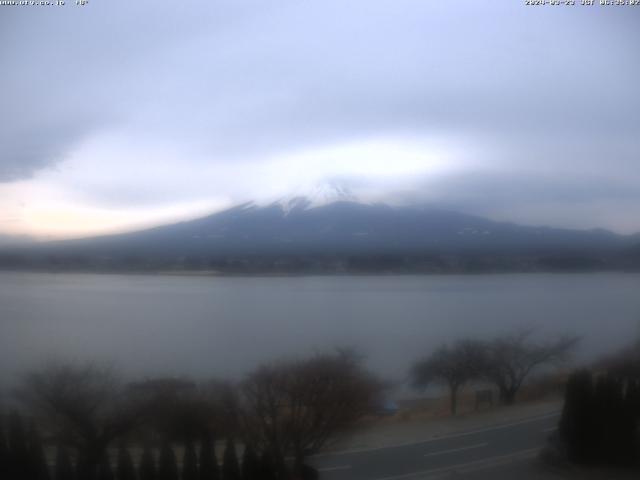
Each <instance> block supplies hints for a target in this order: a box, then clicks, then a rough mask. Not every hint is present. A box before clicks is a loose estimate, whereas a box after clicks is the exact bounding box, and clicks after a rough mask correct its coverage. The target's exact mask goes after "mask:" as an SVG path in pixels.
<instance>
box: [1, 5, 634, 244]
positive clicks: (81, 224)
mask: <svg viewBox="0 0 640 480" xmlns="http://www.w3.org/2000/svg"><path fill="white" fill-rule="evenodd" d="M578 3H580V2H579V1H578ZM638 27H640V7H613V6H609V7H602V6H598V5H596V6H593V7H582V6H575V7H566V6H538V7H526V6H525V5H524V2H523V1H519V0H505V1H497V0H492V1H490V2H480V1H475V0H468V1H464V0H463V1H456V2H445V1H428V0H387V1H378V0H350V1H345V0H335V1H334V0H322V1H315V0H276V1H269V0H256V1H244V0H208V1H203V2H195V1H184V2H160V1H157V2H152V1H143V0H137V1H135V2H132V1H124V0H90V1H89V4H88V5H86V6H84V7H78V6H76V5H75V2H74V1H70V0H67V5H66V6H64V7H59V6H47V7H43V6H0V44H1V45H2V49H0V72H1V73H2V76H1V78H2V83H1V87H2V88H0V118H1V120H2V128H1V129H0V233H5V234H27V235H36V236H40V237H42V236H44V237H56V236H77V235H87V234H93V233H96V232H105V231H113V230H121V229H129V228H137V227H141V226H146V225H151V224H157V223H161V222H165V221H173V220H176V219H180V218H188V217H195V216H198V215H202V214H205V213H209V212H212V211H216V210H219V209H222V208H225V207H227V206H230V205H232V204H234V203H237V202H241V201H245V200H250V199H254V198H258V199H265V198H271V197H277V196H278V195H283V194H286V193H288V192H289V191H291V190H293V189H300V187H301V186H303V188H304V187H305V186H308V185H313V184H315V183H317V182H322V181H326V180H332V181H336V179H337V180H338V181H340V182H342V183H344V184H347V185H350V186H351V188H352V189H353V190H354V192H355V193H356V194H358V193H360V194H361V195H363V196H365V197H367V198H368V199H376V200H388V201H393V202H406V201H412V202H413V201H419V202H427V203H429V204H434V205H441V206H445V207H447V208H455V209H458V210H462V211H465V212H470V213H476V214H481V215H486V216H489V217H491V218H496V219H507V220H513V221H517V222H521V223H534V224H550V225H561V226H570V227H580V228H592V227H605V228H610V229H614V230H616V231H620V232H632V231H640V215H639V214H638V205H639V204H640V155H639V154H640V116H639V112H640V53H639V52H640V50H639V47H640V28H638Z"/></svg>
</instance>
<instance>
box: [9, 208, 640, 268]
mask: <svg viewBox="0 0 640 480" xmlns="http://www.w3.org/2000/svg"><path fill="white" fill-rule="evenodd" d="M636 244H640V239H638V237H637V236H625V235H619V234H616V233H613V232H610V231H607V230H602V229H593V230H574V229H559V228H553V227H539V226H523V225H518V224H516V223H512V222H497V221H493V220H489V219H486V218H483V217H479V216H474V215H469V214H465V213H460V212H455V211H450V210H443V209H437V208H434V207H429V206H426V205H405V206H398V205H388V204H384V203H363V202H357V201H349V200H342V199H338V200H336V201H331V200H329V201H327V202H324V203H323V202H319V201H315V202H314V201H312V200H311V199H307V198H305V197H292V198H291V199H288V200H286V201H284V202H282V201H280V202H269V203H266V204H262V205H260V204H258V203H255V202H247V203H244V204H240V205H236V206H234V207H231V208H229V209H227V210H223V211H221V212H217V213H214V214H211V215H208V216H205V217H201V218H198V219H195V220H188V221H183V222H177V223H173V224H169V225H162V226H157V227H153V228H150V229H145V230H141V231H134V232H128V233H121V234H112V235H105V236H100V237H92V238H85V239H76V240H64V241H57V242H46V243H41V244H38V245H30V246H25V247H24V248H21V249H13V250H12V251H4V253H2V255H0V267H5V268H10V267H11V266H14V267H17V268H19V267H21V266H22V267H25V266H26V267H30V266H31V267H34V268H42V267H44V268H46V266H47V265H53V267H52V268H57V267H56V266H59V267H60V268H67V267H69V266H73V265H75V266H76V267H77V268H89V269H127V268H133V269H137V268H141V269H151V270H153V269H194V268H196V269H204V268H205V267H206V268H211V269H216V270H225V269H229V268H231V267H230V265H235V266H234V267H233V268H236V267H237V266H238V265H239V266H240V267H239V268H240V270H243V269H244V271H247V272H252V271H258V272H259V271H273V270H278V269H280V270H282V271H283V272H285V273H286V272H287V271H290V270H292V269H293V268H294V267H293V266H292V265H293V264H295V265H297V266H296V267H295V268H298V269H302V270H303V271H307V270H308V271H325V270H327V269H328V270H329V271H331V269H333V270H335V271H347V272H348V271H353V268H352V267H351V266H352V265H353V264H356V265H359V266H358V267H357V268H359V269H362V268H368V269H370V270H372V271H374V272H375V271H378V270H379V269H382V270H384V271H389V270H390V271H394V270H397V271H406V270H409V271H456V269H462V270H463V271H464V270H465V268H466V267H464V266H463V267H460V264H465V262H467V261H468V260H469V259H475V260H474V262H476V263H477V262H478V259H482V261H481V262H480V263H481V264H482V265H484V266H482V265H479V266H476V267H474V268H477V269H478V270H479V271H482V270H483V269H485V270H487V271H493V270H514V271H515V270H527V271H528V270H543V269H545V268H556V267H558V268H561V267H562V265H564V266H565V267H567V268H569V269H571V268H590V269H603V268H619V267H620V265H618V263H619V262H618V259H619V257H620V256H621V255H623V256H624V252H625V251H626V250H627V249H632V248H633V247H634V245H636ZM363 259H365V260H364V263H365V264H366V266H365V267H363V266H362V261H363ZM366 259H369V260H366ZM550 259H551V260H550ZM21 262H22V263H21ZM549 262H551V263H549ZM554 262H556V263H555V264H554ZM301 265H302V266H301ZM330 265H333V266H330ZM385 265H386V266H385ZM420 265H421V266H420ZM545 265H546V267H545ZM549 265H551V267H549ZM554 265H555V266H554ZM305 269H306V270H305Z"/></svg>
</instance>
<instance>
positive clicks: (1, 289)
mask: <svg viewBox="0 0 640 480" xmlns="http://www.w3.org/2000/svg"><path fill="white" fill-rule="evenodd" d="M524 325H536V326H537V327H538V329H539V332H540V333H549V334H555V333H565V332H569V333H578V334H581V335H583V336H584V339H583V342H582V344H581V347H580V351H579V352H578V357H579V358H580V359H587V358H592V357H594V356H596V355H599V354H602V353H603V352H607V351H608V350H610V349H612V348H615V347H619V346H622V345H625V344H626V343H627V342H630V341H632V340H633V339H635V338H637V337H638V334H639V333H640V275H637V274H619V273H607V274H587V275H582V274H567V275H564V274H563V275H547V274H523V275H477V276H476V275H473V276H471V275H467V276H454V275H441V276H437V275H422V276H377V277H367V276H339V277H330V276H326V277H277V278H264V277H247V278H244V277H243V278H240V277H224V278H222V277H196V276H191V277H190V276H161V275H94V274H37V273H6V272H5V273H0V375H2V380H3V381H4V382H6V381H8V380H10V379H11V378H12V377H13V376H14V375H15V373H16V372H18V371H23V370H24V369H26V368H31V367H33V366H37V365H39V364H41V363H42V362H45V361H49V360H50V359H56V358H62V359H80V360H84V359H93V360H98V361H108V362H111V363H113V364H115V365H116V366H118V367H120V368H121V369H122V370H125V371H127V372H130V373H132V374H136V375H139V374H142V375H146V374H154V373H159V372H160V373H163V374H191V375H196V376H199V377H206V376H238V375H242V374H243V373H245V372H247V371H248V370H249V369H251V368H252V367H254V366H255V365H256V364H258V363H259V362H262V361H264V360H269V359H273V358H276V357H280V356H283V355H295V354H304V353H307V352H313V351H314V350H323V349H326V348H329V347H333V346H341V345H342V346H344V345H353V346H356V347H357V348H358V349H360V351H362V352H363V353H365V354H366V356H367V362H368V365H369V366H370V367H371V368H372V369H375V370H376V371H378V372H380V373H381V374H383V375H385V376H387V377H389V378H393V379H402V378H403V377H404V376H405V375H406V371H407V368H408V367H409V365H410V364H411V362H412V361H414V360H415V359H416V358H417V357H420V356H421V355H424V354H426V353H429V352H430V351H431V350H432V349H433V348H434V347H436V346H437V345H438V344H440V343H441V342H446V341H450V340H453V339H455V338H458V337H464V336H471V337H487V336H490V335H492V334H495V333H497V332H502V331H508V330H511V329H514V328H517V327H520V326H524Z"/></svg>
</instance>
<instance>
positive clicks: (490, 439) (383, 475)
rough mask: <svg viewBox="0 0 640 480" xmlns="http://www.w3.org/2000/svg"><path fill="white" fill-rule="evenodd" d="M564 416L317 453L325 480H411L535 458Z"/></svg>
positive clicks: (318, 466) (317, 461) (554, 415)
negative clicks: (366, 448) (368, 448)
mask: <svg viewBox="0 0 640 480" xmlns="http://www.w3.org/2000/svg"><path fill="white" fill-rule="evenodd" d="M558 418H559V414H558V413H553V414H549V415H544V416H538V417H534V418H529V419H524V420H519V421H516V422H513V423H507V424H501V425H496V426H492V427H487V428H483V429H479V430H474V431H469V432H464V433H457V434H453V435H448V436H443V437H440V438H434V439H430V440H426V441H422V442H415V443H409V444H403V445H396V446H392V447H386V448H378V449H370V450H352V451H345V452H340V453H332V454H325V455H318V456H316V457H314V458H313V460H312V463H313V464H314V466H316V467H317V468H318V469H319V470H320V472H321V473H320V478H321V479H322V480H347V479H348V480H411V479H421V478H429V477H430V476H439V475H442V474H443V473H446V472H448V471H452V470H458V471H465V470H466V471H472V470H473V469H474V468H479V467H480V466H482V465H486V464H490V463H494V462H495V463H499V462H501V461H505V460H507V459H510V458H517V457H519V456H528V455H529V456H530V455H534V454H535V452H536V451H537V450H538V449H539V448H540V447H542V446H543V444H544V442H545V439H546V438H547V437H548V436H549V434H550V433H551V432H552V431H553V430H554V429H555V427H556V425H557V423H558Z"/></svg>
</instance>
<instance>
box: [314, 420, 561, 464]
mask: <svg viewBox="0 0 640 480" xmlns="http://www.w3.org/2000/svg"><path fill="white" fill-rule="evenodd" d="M559 415H560V412H554V413H548V414H546V415H540V416H537V417H532V418H527V419H525V420H519V421H517V422H512V423H505V424H502V425H496V426H495V427H487V428H480V429H477V430H470V431H468V432H462V433H452V434H451V435H443V436H441V437H433V438H429V439H426V440H418V441H413V442H405V443H396V444H393V445H386V446H384V447H371V448H353V449H350V450H341V451H339V452H325V453H317V454H316V455H313V456H312V458H322V457H333V456H336V457H337V456H339V455H349V454H351V453H367V452H378V451H380V450H387V449H391V448H402V447H410V446H413V445H424V444H426V443H431V442H438V441H440V440H447V439H449V438H459V437H466V436H469V435H475V434H477V433H485V432H492V431H494V430H502V429H505V428H510V427H515V426H516V425H524V424H526V423H533V422H538V421H540V420H545V419H547V418H552V417H557V416H559Z"/></svg>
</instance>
